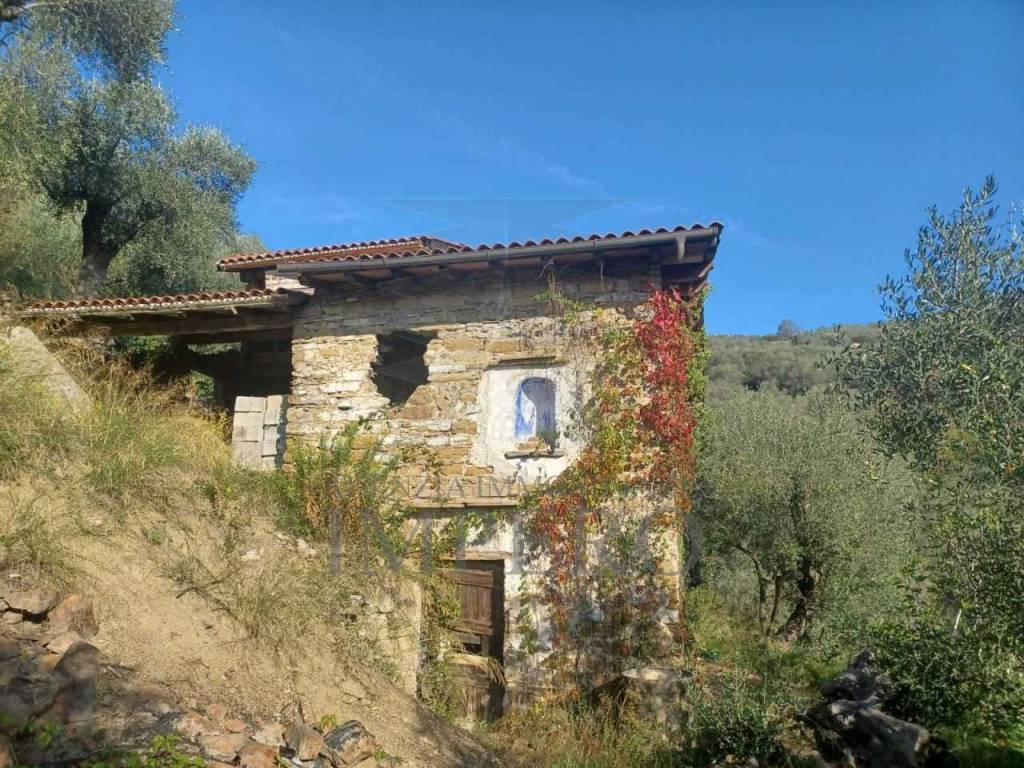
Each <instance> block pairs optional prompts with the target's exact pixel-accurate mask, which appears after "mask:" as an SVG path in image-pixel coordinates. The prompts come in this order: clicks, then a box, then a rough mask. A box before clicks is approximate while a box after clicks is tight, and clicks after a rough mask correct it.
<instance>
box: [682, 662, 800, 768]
mask: <svg viewBox="0 0 1024 768" xmlns="http://www.w3.org/2000/svg"><path fill="white" fill-rule="evenodd" d="M691 706H692V713H691V715H690V719H689V722H688V723H687V727H686V743H685V745H684V754H685V755H686V757H687V758H688V764H690V765H693V766H695V767H697V768H704V767H705V766H707V767H708V768H710V767H711V766H716V765H720V764H722V762H723V761H726V760H730V759H731V760H733V761H737V762H738V761H742V760H750V759H751V758H753V759H756V760H757V761H759V764H762V765H771V766H784V765H790V759H789V755H788V753H787V751H786V748H785V747H784V745H783V735H784V734H785V732H786V729H787V727H788V716H787V713H786V707H785V704H784V703H783V702H781V701H779V700H778V698H777V696H776V694H775V692H774V691H773V689H772V688H771V687H770V686H769V685H767V684H766V683H765V682H764V680H763V679H762V680H752V679H750V678H749V677H747V676H745V675H743V674H742V673H728V674H726V675H725V676H723V677H721V678H719V679H717V680H715V681H713V683H712V684H711V685H709V686H708V687H706V688H704V689H701V690H699V691H698V692H697V693H696V695H695V696H694V697H693V700H692V702H691Z"/></svg>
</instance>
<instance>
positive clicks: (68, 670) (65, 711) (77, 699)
mask: <svg viewBox="0 0 1024 768" xmlns="http://www.w3.org/2000/svg"><path fill="white" fill-rule="evenodd" d="M99 672H100V652H99V649H98V648H96V646H94V645H90V644H89V643H86V642H78V643H75V644H74V645H72V646H71V647H70V648H69V649H68V650H67V651H66V652H65V654H64V655H63V656H61V659H60V661H59V662H57V666H56V667H55V668H54V670H53V680H54V681H56V683H57V685H58V692H57V696H56V698H55V699H54V702H53V705H52V706H51V707H50V709H49V710H47V711H48V713H49V714H51V715H56V717H57V719H58V721H59V722H63V723H71V722H75V721H76V720H86V719H88V718H90V717H92V714H93V708H94V707H95V704H96V677H97V676H98V675H99Z"/></svg>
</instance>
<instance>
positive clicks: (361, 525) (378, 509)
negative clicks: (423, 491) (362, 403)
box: [269, 422, 406, 557]
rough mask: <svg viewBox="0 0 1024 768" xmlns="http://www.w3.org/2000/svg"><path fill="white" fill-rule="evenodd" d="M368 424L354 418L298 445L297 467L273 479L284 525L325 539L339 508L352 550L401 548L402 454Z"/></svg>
mask: <svg viewBox="0 0 1024 768" xmlns="http://www.w3.org/2000/svg"><path fill="white" fill-rule="evenodd" d="M367 428H368V425H367V424H365V423H363V422H352V423H351V424H348V425H346V426H345V428H344V429H342V430H341V431H340V432H338V434H337V435H335V437H334V438H333V439H327V438H326V437H325V438H322V439H321V440H320V442H319V443H318V444H317V445H316V446H315V447H312V448H311V447H309V446H305V445H301V444H300V445H296V446H295V447H294V449H292V451H291V461H292V468H291V470H290V471H288V472H280V473H276V474H275V475H272V476H271V479H270V480H269V482H270V484H271V488H272V492H273V493H274V495H275V496H276V498H277V501H278V509H279V511H280V517H279V523H280V524H281V526H282V527H283V528H285V529H286V530H290V531H292V532H295V533H299V534H302V535H306V536H312V537H314V538H319V539H324V538H326V537H327V535H328V533H329V521H330V516H331V512H332V511H334V510H337V511H338V512H339V513H340V523H341V536H342V541H343V542H344V546H345V549H346V554H347V555H348V556H350V557H356V556H365V555H366V554H367V553H369V552H376V553H377V554H388V555H393V554H396V553H399V552H401V549H402V546H403V543H402V539H401V529H402V523H403V522H404V520H405V512H406V506H405V497H404V493H403V489H402V488H401V485H400V484H399V482H398V476H397V471H398V467H399V466H400V463H401V456H399V455H392V456H385V455H384V453H383V449H382V445H381V441H380V439H379V438H375V437H373V436H371V435H369V434H367V431H366V430H367Z"/></svg>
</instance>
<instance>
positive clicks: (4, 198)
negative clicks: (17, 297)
mask: <svg viewBox="0 0 1024 768" xmlns="http://www.w3.org/2000/svg"><path fill="white" fill-rule="evenodd" d="M81 258H82V243H81V228H80V225H79V223H78V221H77V219H76V217H75V216H74V215H70V214H65V215H60V214H55V213H54V212H53V211H52V209H51V208H50V207H49V205H48V203H47V201H46V198H45V197H44V196H43V195H40V194H38V193H37V192H34V191H33V190H32V189H31V188H30V187H28V186H27V185H26V184H24V183H20V182H18V181H16V180H14V179H11V178H8V179H4V178H3V176H2V172H0V290H5V289H8V288H14V289H17V290H20V291H23V292H25V293H27V294H29V295H31V296H57V297H60V296H65V295H66V294H67V293H68V291H69V290H70V286H71V284H72V282H73V281H74V279H75V273H76V272H77V270H78V262H79V261H80V260H81Z"/></svg>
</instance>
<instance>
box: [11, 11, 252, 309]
mask: <svg viewBox="0 0 1024 768" xmlns="http://www.w3.org/2000/svg"><path fill="white" fill-rule="evenodd" d="M40 5H41V6H42V5H46V6H53V13H54V14H57V15H59V16H60V17H61V18H67V19H74V18H75V17H76V14H78V15H80V16H82V15H84V16H89V15H90V13H88V12H84V11H83V10H82V9H83V8H92V9H93V10H95V11H96V12H97V13H98V14H100V15H104V14H105V19H106V21H105V22H104V23H107V22H109V21H110V20H111V19H112V18H114V17H115V16H117V12H115V11H114V10H112V9H107V10H103V9H106V8H107V6H115V5H117V4H115V3H108V2H106V0H89V1H88V2H83V3H78V4H76V5H75V7H74V9H70V6H71V4H70V3H68V7H65V4H64V3H46V4H40ZM171 8H172V4H171V3H170V2H167V1H166V0H132V1H131V2H129V3H126V4H125V13H126V14H127V15H128V16H130V17H131V18H129V19H128V21H132V22H135V21H139V19H140V18H141V17H142V16H145V15H146V13H147V12H153V13H154V14H156V15H159V13H160V12H161V9H166V11H167V15H168V18H169V14H170V10H171ZM35 14H36V11H35V10H33V11H32V12H31V13H30V14H27V16H31V17H32V18H36V15H35ZM151 15H152V14H151ZM147 18H148V17H147ZM39 19H42V17H39ZM69 23H70V22H69ZM45 26H46V25H45V24H42V21H41V20H40V24H27V23H19V24H17V25H16V27H15V30H14V31H15V32H16V33H17V34H15V35H14V36H13V38H12V41H11V45H10V46H9V50H8V53H7V55H5V56H3V57H2V58H0V180H2V179H7V180H8V181H7V183H8V184H10V183H14V182H13V181H10V180H15V181H16V182H17V183H18V184H19V185H20V186H21V187H23V188H27V189H28V192H29V196H30V197H35V196H36V195H38V196H40V197H42V198H45V199H46V200H47V201H48V202H49V205H50V206H51V208H52V209H53V211H54V212H55V213H56V215H57V217H58V219H60V220H63V219H64V217H67V218H74V219H78V220H80V222H81V224H80V227H79V233H78V242H79V244H80V255H79V259H78V266H79V269H78V276H77V279H76V281H75V290H76V292H78V293H90V294H95V293H98V292H99V291H100V289H101V288H102V287H103V284H104V281H105V279H106V277H107V272H108V269H109V268H110V267H111V265H112V263H114V264H115V266H116V269H115V272H114V274H113V275H111V278H112V279H111V281H110V282H109V284H108V285H107V286H106V288H107V289H108V290H109V289H115V290H119V291H127V292H132V293H140V292H142V293H144V292H165V291H175V290H189V291H191V290H196V289H198V288H200V287H217V286H222V285H225V284H226V281H227V280H228V278H227V277H226V276H224V275H219V274H218V273H216V271H215V270H214V268H213V263H214V261H215V260H216V258H218V257H219V256H222V255H224V254H225V253H226V252H228V251H231V250H234V249H235V248H236V247H237V246H239V245H240V243H239V242H238V239H237V237H238V236H237V233H236V222H235V204H236V202H237V200H238V197H239V196H240V195H241V193H242V192H243V191H244V190H245V188H246V187H247V186H248V184H249V181H250V179H251V177H252V174H253V172H254V170H255V163H254V162H253V161H252V159H251V158H249V157H248V156H247V155H246V154H245V153H244V152H243V151H242V150H241V149H240V148H238V147H236V146H234V145H232V144H231V143H230V142H229V141H228V139H227V138H226V137H225V136H223V135H222V134H221V133H220V132H218V131H217V130H215V129H212V128H207V127H196V126H190V127H188V128H186V129H185V130H184V131H183V132H180V131H178V130H177V129H176V127H175V126H176V122H177V116H176V115H175V113H174V110H173V109H172V107H171V105H170V102H169V100H168V98H167V97H166V95H165V94H164V92H163V91H162V90H161V89H160V88H159V87H158V86H157V85H156V84H155V83H154V82H153V81H151V80H149V79H147V78H145V77H117V76H112V75H110V74H109V73H107V75H108V76H103V75H104V72H102V71H98V70H95V69H90V68H89V67H83V66H81V62H80V61H79V60H77V59H76V58H75V54H76V49H74V47H73V46H71V47H69V43H68V39H67V37H66V36H61V35H56V36H55V35H53V34H51V33H48V32H46V31H44V30H43V29H42V27H45ZM157 28H159V46H161V47H162V45H163V35H164V34H165V33H166V31H167V27H166V26H160V25H159V24H156V27H153V28H152V29H157ZM149 31H152V30H151V28H148V27H146V26H145V25H144V24H141V23H140V24H139V25H138V26H133V27H125V28H124V29H123V30H122V33H123V34H126V35H128V34H137V35H140V36H142V37H145V36H146V35H147V34H148V33H149ZM137 42H138V43H139V46H138V48H137V49H138V50H150V51H151V49H152V46H151V45H149V44H148V43H146V42H145V40H141V39H140V40H139V41H137ZM133 50H134V49H133ZM147 70H148V64H147V66H145V67H142V68H141V69H139V70H138V71H139V73H140V74H144V73H145V72H146V71H147ZM97 75H99V76H97ZM29 211H30V212H32V213H34V216H33V218H32V223H33V226H30V227H26V228H27V229H29V230H30V231H31V230H32V229H33V228H35V229H38V228H39V227H40V224H38V223H36V222H39V221H45V220H46V219H47V218H48V217H47V216H46V215H44V213H43V212H40V211H34V210H33V209H29ZM49 218H52V215H51V216H50V217H49ZM5 240H6V238H5V237H0V247H3V245H2V244H3V243H4V241H5ZM61 242H62V243H66V244H65V245H64V247H62V248H61V249H60V253H61V254H64V253H66V250H67V247H68V245H71V244H73V242H74V239H65V240H62V241H61ZM119 257H120V258H119ZM115 259H117V262H115ZM51 261H52V259H49V258H45V257H44V259H43V263H42V264H41V265H36V264H35V263H34V261H32V262H30V263H29V264H27V265H25V264H23V265H22V266H21V267H20V268H19V269H17V270H14V269H12V270H11V274H10V275H7V276H3V277H6V279H7V280H9V281H10V282H13V283H15V285H17V286H18V287H20V288H21V289H22V290H26V291H31V292H39V291H43V290H47V289H49V290H53V289H55V288H57V287H58V286H56V285H54V278H53V274H54V272H55V269H54V266H53V265H51V263H50V262H51ZM60 263H61V264H62V265H66V262H65V261H61V262H60ZM39 276H45V277H46V279H45V280H42V281H40V278H39ZM62 277H63V278H64V280H66V276H62ZM41 282H42V283H43V284H40V283H41ZM47 283H48V284H47ZM59 287H60V290H59V291H54V292H63V291H64V290H66V284H62V285H61V286H59Z"/></svg>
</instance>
